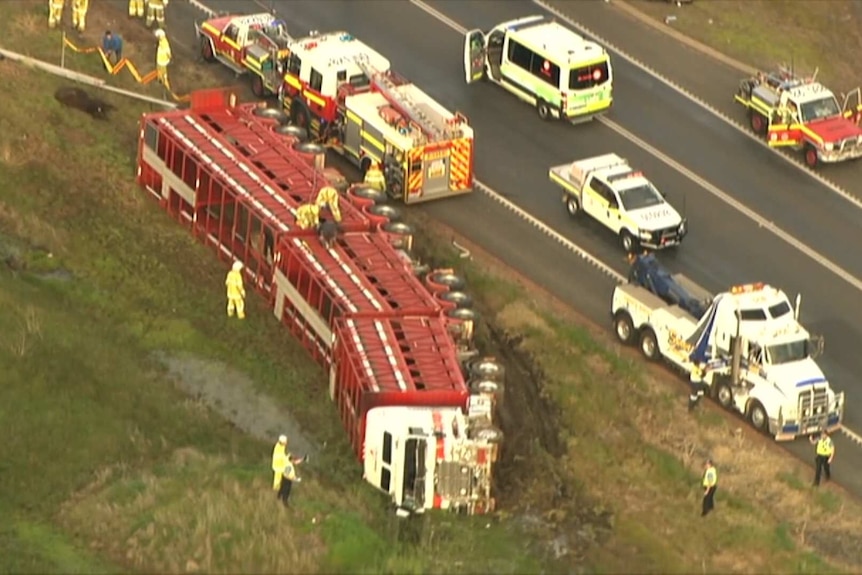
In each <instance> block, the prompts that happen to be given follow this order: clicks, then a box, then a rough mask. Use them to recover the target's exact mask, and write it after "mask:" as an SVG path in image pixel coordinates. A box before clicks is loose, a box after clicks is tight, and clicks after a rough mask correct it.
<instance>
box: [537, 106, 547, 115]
mask: <svg viewBox="0 0 862 575" xmlns="http://www.w3.org/2000/svg"><path fill="white" fill-rule="evenodd" d="M539 117H540V118H547V117H548V107H547V106H546V105H545V104H539Z"/></svg>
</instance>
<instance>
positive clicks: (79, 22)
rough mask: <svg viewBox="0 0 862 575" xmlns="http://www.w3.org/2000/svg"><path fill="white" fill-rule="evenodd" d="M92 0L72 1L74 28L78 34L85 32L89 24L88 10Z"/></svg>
mask: <svg viewBox="0 0 862 575" xmlns="http://www.w3.org/2000/svg"><path fill="white" fill-rule="evenodd" d="M89 8H90V0H72V26H73V27H74V28H75V30H77V31H78V32H83V31H84V28H86V26H87V24H86V22H87V10H88V9H89Z"/></svg>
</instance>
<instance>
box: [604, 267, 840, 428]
mask: <svg viewBox="0 0 862 575" xmlns="http://www.w3.org/2000/svg"><path fill="white" fill-rule="evenodd" d="M688 281H690V280H688ZM698 289H702V288H699V287H698ZM703 291H705V290H703ZM799 301H800V300H799V298H797V305H796V309H795V311H794V307H793V306H792V305H791V303H790V300H789V299H788V297H787V294H786V293H785V292H783V291H782V290H780V289H777V288H774V287H771V286H769V285H766V284H762V283H758V284H745V285H740V286H735V287H733V288H731V289H730V290H729V291H727V292H724V293H720V294H718V295H717V296H715V297H714V298H713V300H712V304H711V305H710V306H709V308H708V309H707V311H706V312H705V313H704V315H703V316H702V317H701V318H695V317H694V316H692V315H690V314H689V313H687V312H686V311H684V310H683V309H682V308H680V307H679V306H676V305H668V304H667V303H666V302H664V301H663V300H662V299H660V298H659V297H658V296H657V295H655V294H653V293H651V292H650V291H648V290H647V289H645V288H643V287H640V286H637V285H633V284H624V285H620V286H617V288H616V289H615V290H614V296H613V303H612V313H613V317H614V332H615V333H616V335H617V338H618V339H619V340H620V341H621V342H623V343H632V342H635V341H636V342H637V343H638V346H639V347H640V349H641V352H642V353H643V354H644V355H645V356H646V357H647V358H648V359H651V360H656V359H660V358H663V359H665V360H666V361H668V362H669V363H671V364H672V365H674V366H676V367H677V368H679V369H681V370H682V371H683V372H685V373H688V374H690V373H692V372H693V371H694V370H695V369H696V368H697V367H698V366H700V367H701V368H704V370H705V372H704V382H705V383H706V384H707V385H709V387H710V389H711V392H712V396H713V397H715V398H716V400H717V401H718V402H719V403H720V404H721V405H722V406H723V407H725V408H727V409H730V410H733V411H737V412H739V413H741V414H743V415H745V416H746V417H747V418H748V419H749V420H750V422H751V424H752V425H753V426H754V427H755V428H757V429H759V430H761V431H764V432H766V433H769V434H770V435H772V436H774V437H775V438H776V439H779V440H781V439H793V438H795V437H798V436H801V435H806V434H810V433H814V432H816V431H818V430H819V429H820V428H821V427H824V428H827V429H835V428H837V427H838V426H840V424H841V421H842V418H843V410H844V394H843V393H840V392H835V391H833V389H832V388H831V387H830V385H829V382H828V380H827V379H826V376H825V375H824V374H823V372H822V371H821V369H820V367H819V366H818V365H817V363H816V362H815V360H814V356H815V355H816V354H819V353H820V351H821V348H822V340H820V341H818V340H816V339H812V337H811V335H810V334H809V333H808V331H807V330H806V329H805V328H804V327H803V326H802V325H801V324H800V323H799V321H798V316H799Z"/></svg>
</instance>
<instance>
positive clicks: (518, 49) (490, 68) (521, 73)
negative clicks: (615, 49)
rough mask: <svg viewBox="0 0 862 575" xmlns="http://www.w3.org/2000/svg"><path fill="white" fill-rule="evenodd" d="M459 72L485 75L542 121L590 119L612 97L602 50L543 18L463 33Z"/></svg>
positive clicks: (473, 77) (479, 77)
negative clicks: (530, 106) (487, 30)
mask: <svg viewBox="0 0 862 575" xmlns="http://www.w3.org/2000/svg"><path fill="white" fill-rule="evenodd" d="M464 75H465V79H466V81H467V83H468V84H472V83H473V82H476V81H478V80H483V79H486V78H487V79H488V80H490V81H491V82H493V83H495V84H498V85H500V86H502V87H503V88H505V89H506V90H508V91H509V92H511V93H512V94H514V95H515V96H517V97H518V98H520V99H521V100H523V101H525V102H528V103H529V104H531V105H533V106H535V107H536V111H537V112H538V114H539V117H540V118H541V119H542V120H549V119H551V118H557V119H565V120H568V121H573V122H578V121H585V120H589V119H591V118H593V117H595V116H596V115H598V114H601V113H603V112H606V111H607V110H608V109H609V108H610V107H611V102H612V101H613V98H612V89H613V70H612V68H611V60H610V56H609V55H608V53H607V51H605V49H604V48H602V47H601V46H600V45H599V44H597V43H595V42H593V41H591V40H587V39H586V38H583V37H582V36H580V35H578V34H576V33H575V32H573V31H572V30H569V29H568V28H566V27H564V26H563V25H561V24H560V23H559V22H555V21H553V20H549V19H547V18H546V17H544V16H528V17H526V18H519V19H517V20H511V21H508V22H503V23H501V24H498V25H497V26H495V27H494V29H493V30H491V31H490V32H487V33H486V32H483V31H482V30H470V31H468V32H467V33H466V34H465V39H464Z"/></svg>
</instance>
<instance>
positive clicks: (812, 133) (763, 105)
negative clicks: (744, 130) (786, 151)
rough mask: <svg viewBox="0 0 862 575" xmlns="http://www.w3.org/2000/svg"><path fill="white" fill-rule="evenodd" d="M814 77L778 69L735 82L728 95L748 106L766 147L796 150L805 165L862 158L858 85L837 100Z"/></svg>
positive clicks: (756, 129) (860, 104)
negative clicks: (735, 90) (800, 153)
mask: <svg viewBox="0 0 862 575" xmlns="http://www.w3.org/2000/svg"><path fill="white" fill-rule="evenodd" d="M815 76H816V73H815ZM814 80H815V79H814V78H813V77H812V78H801V77H799V76H796V75H794V74H793V73H792V71H790V70H787V69H784V68H782V69H780V70H779V71H778V72H773V73H769V74H764V73H758V74H757V75H756V76H753V77H751V78H746V79H744V80H742V82H740V84H739V90H738V91H737V93H736V95H735V96H734V100H736V101H737V102H738V103H740V104H742V105H743V106H745V107H746V108H748V119H749V123H750V124H751V129H752V130H754V132H755V133H757V134H758V135H761V136H765V137H766V141H767V143H768V144H769V146H771V147H791V148H793V149H795V150H800V151H801V152H802V153H803V157H804V159H805V163H806V165H808V167H811V168H814V167H816V166H817V165H818V164H819V163H820V162H824V163H834V162H843V161H845V160H853V159H856V158H859V157H862V128H860V127H859V121H860V119H862V101H860V90H859V88H856V89H855V90H853V91H852V92H850V93H849V94H847V95H845V96H844V97H843V102H842V103H841V104H839V103H838V98H836V97H835V94H833V93H832V91H831V90H829V89H828V88H827V87H826V86H824V85H823V84H820V83H819V82H815V81H814Z"/></svg>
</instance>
